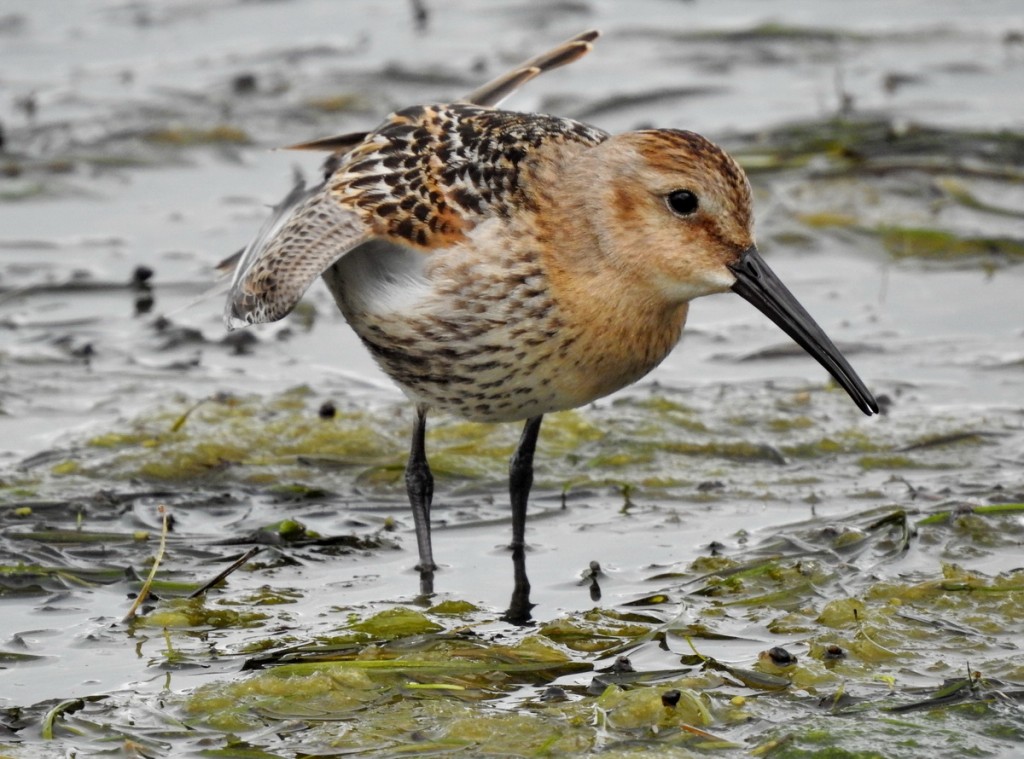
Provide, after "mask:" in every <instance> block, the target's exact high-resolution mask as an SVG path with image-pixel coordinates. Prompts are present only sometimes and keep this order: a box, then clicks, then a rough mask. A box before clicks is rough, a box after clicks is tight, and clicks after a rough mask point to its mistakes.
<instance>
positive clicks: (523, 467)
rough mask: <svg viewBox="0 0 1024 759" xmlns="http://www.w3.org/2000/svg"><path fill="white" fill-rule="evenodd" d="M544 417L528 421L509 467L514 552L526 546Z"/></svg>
mask: <svg viewBox="0 0 1024 759" xmlns="http://www.w3.org/2000/svg"><path fill="white" fill-rule="evenodd" d="M543 420H544V417H543V416H534V417H531V418H529V419H527V420H526V424H525V426H524V427H523V434H522V435H521V436H520V438H519V445H518V446H516V452H515V453H513V454H512V460H511V461H510V462H509V465H508V490H509V495H510V496H511V497H512V550H513V551H515V550H516V549H521V548H523V546H525V545H526V501H527V499H528V498H529V497H530V488H531V487H532V486H533V453H534V451H536V450H537V435H538V433H540V423H541V422H542V421H543Z"/></svg>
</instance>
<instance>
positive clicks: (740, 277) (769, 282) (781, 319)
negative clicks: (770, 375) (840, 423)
mask: <svg viewBox="0 0 1024 759" xmlns="http://www.w3.org/2000/svg"><path fill="white" fill-rule="evenodd" d="M729 268H730V269H731V270H732V272H733V274H735V275H736V283H735V284H734V285H733V286H732V290H733V292H734V293H736V294H737V295H739V296H740V297H742V298H743V299H745V300H747V301H750V303H752V304H753V305H754V306H755V307H757V309H758V310H759V311H760V312H761V313H763V314H764V315H765V316H767V317H768V318H769V319H771V320H772V321H773V322H775V323H776V324H777V325H778V326H779V327H781V328H782V329H783V331H784V332H785V333H786V334H787V335H789V336H790V337H792V338H793V340H795V341H796V343H797V344H798V345H799V346H800V347H801V348H803V349H804V350H805V351H807V352H808V353H809V354H811V356H813V357H814V359H815V360H816V361H817V362H818V363H819V364H821V365H822V366H824V367H825V368H826V369H827V370H828V373H829V374H831V375H832V376H833V377H834V378H835V380H836V382H838V383H839V385H840V386H841V387H842V388H843V389H844V390H845V391H846V392H847V393H849V394H850V397H851V398H853V401H854V403H856V404H857V406H859V407H860V410H861V411H863V412H864V413H865V414H867V415H868V416H871V415H872V414H877V413H878V402H877V401H876V400H875V396H873V395H872V394H871V391H870V390H868V389H867V387H866V386H865V385H864V383H863V382H862V381H861V378H860V377H858V376H857V372H855V371H854V370H853V367H852V366H850V363H849V362H848V361H847V360H846V359H845V358H843V354H842V353H840V352H839V349H838V348H836V346H835V344H834V343H833V342H832V341H831V340H830V339H829V337H828V335H826V334H825V332H824V330H822V328H821V327H819V326H818V324H817V323H816V322H815V321H814V319H812V318H811V315H810V314H809V313H807V311H806V309H804V307H803V306H801V305H800V303H799V301H797V299H796V298H795V297H794V296H793V293H791V292H790V291H789V290H788V289H787V287H786V286H785V285H784V284H782V281H781V280H780V279H779V278H778V277H777V276H775V272H773V271H772V270H771V269H769V268H768V264H766V263H765V262H764V259H763V258H761V254H760V253H758V252H757V248H755V247H753V246H751V247H750V248H748V249H747V250H746V251H744V252H743V254H742V256H740V260H739V261H738V262H736V263H735V264H733V265H732V266H730V267H729Z"/></svg>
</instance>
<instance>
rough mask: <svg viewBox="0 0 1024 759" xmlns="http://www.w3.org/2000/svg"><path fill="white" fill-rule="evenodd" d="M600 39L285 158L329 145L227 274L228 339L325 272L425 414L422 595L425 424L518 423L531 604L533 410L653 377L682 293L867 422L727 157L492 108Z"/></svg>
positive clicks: (687, 137) (667, 135) (419, 507)
mask: <svg viewBox="0 0 1024 759" xmlns="http://www.w3.org/2000/svg"><path fill="white" fill-rule="evenodd" d="M597 36H598V33H597V32H595V31H591V32H586V33H584V34H580V35H578V36H577V37H574V38H573V39H571V40H569V41H567V42H565V43H563V44H562V45H559V46H558V47H556V48H554V49H553V50H551V51H549V52H547V53H544V54H542V55H540V56H538V57H536V58H534V59H532V60H530V61H527V62H526V63H524V64H523V65H521V66H520V67H518V68H516V69H515V70H513V71H511V72H509V73H507V74H505V75H503V76H501V77H499V78H497V79H495V80H494V81H492V82H490V83H488V84H486V85H484V86H483V87H481V88H480V89H478V90H476V91H474V92H472V93H470V94H469V95H467V96H466V97H464V98H463V99H462V100H460V101H458V102H455V103H449V104H440V105H420V106H415V107H411V108H406V109H404V110H401V111H398V112H396V113H394V114H392V115H391V116H389V117H388V118H387V119H386V120H385V121H384V123H383V124H381V125H380V126H378V127H377V128H376V129H374V130H372V131H370V132H362V133H357V134H348V135H342V136H339V137H329V138H326V139H321V140H316V141H314V142H307V143H304V144H301V145H296V146H294V147H296V148H300V149H307V150H324V151H328V152H330V153H331V154H332V155H331V156H330V158H329V159H328V162H327V165H326V169H325V172H326V177H325V179H324V181H323V182H322V183H320V184H319V185H317V186H315V187H312V188H309V189H306V188H305V186H304V185H303V184H302V183H300V184H299V185H298V186H297V187H296V188H295V189H293V191H292V192H291V193H290V194H289V195H288V197H287V198H285V200H284V201H283V202H282V203H280V204H279V205H278V206H277V207H276V208H275V209H274V213H273V215H272V217H271V218H270V219H269V220H268V221H267V223H266V224H265V225H264V226H263V228H262V229H261V230H260V231H259V233H258V234H257V236H256V238H255V239H254V240H253V241H252V242H251V243H250V244H249V245H248V247H247V248H246V249H245V250H244V251H243V253H242V256H241V258H240V260H239V261H238V264H237V267H236V270H235V274H234V279H233V281H232V285H231V289H230V293H229V296H228V303H227V308H226V312H225V317H226V319H227V322H228V324H229V326H231V327H237V326H244V325H246V324H252V323H256V322H268V321H274V320H277V319H280V318H282V317H283V316H285V315H286V314H288V312H289V311H291V309H292V308H293V307H294V306H295V304H296V303H297V302H298V300H299V298H300V297H301V296H302V294H303V293H304V292H305V291H306V289H307V288H308V287H309V286H310V284H312V282H313V281H314V280H315V279H316V278H317V277H320V276H322V277H323V279H324V281H325V282H326V283H327V286H328V288H329V289H330V291H331V293H332V294H333V295H334V298H335V300H336V301H337V304H338V307H339V308H340V309H341V311H342V313H343V314H344V315H345V318H346V319H347V321H348V323H349V324H350V325H351V326H352V329H354V330H355V332H356V334H357V335H358V336H359V337H360V338H361V339H362V342H363V343H364V345H366V347H367V348H368V349H369V351H370V352H371V353H372V354H373V357H374V358H375V359H376V361H377V362H378V363H379V364H380V366H381V368H382V369H383V370H384V371H385V372H386V373H387V374H388V375H389V376H390V377H391V378H392V379H393V380H394V381H395V382H396V383H397V384H398V385H399V386H400V387H401V388H402V390H403V391H404V392H405V394H406V395H407V396H408V397H409V398H410V399H411V400H412V401H413V403H415V405H416V418H415V423H414V428H413V435H412V445H411V450H410V453H409V460H408V465H407V467H406V471H405V481H406V486H407V490H408V495H409V501H410V503H411V505H412V514H413V518H414V522H415V526H416V539H417V545H418V549H419V564H418V569H419V570H420V573H421V580H422V582H421V587H422V588H423V589H424V592H431V591H432V579H433V572H434V569H435V564H434V557H433V553H432V550H431V543H430V504H431V499H432V496H433V477H432V475H431V473H430V467H429V465H428V463H427V457H426V451H425V443H424V437H425V430H426V420H427V414H428V412H430V411H431V410H439V411H444V412H448V413H452V414H456V415H458V416H461V417H464V418H466V419H470V420H473V421H480V422H512V421H522V420H525V426H524V428H523V431H522V436H521V438H520V440H519V444H518V447H517V448H516V451H515V453H514V455H513V456H512V459H511V462H510V466H509V490H510V495H511V501H512V549H513V558H515V559H517V564H516V567H517V572H516V581H517V588H518V590H519V591H520V593H525V594H528V590H529V586H528V583H526V579H525V570H523V571H522V572H520V570H521V569H522V556H523V547H524V532H525V526H526V505H527V497H528V495H529V492H530V487H531V484H532V482H533V457H534V449H535V447H536V443H537V435H538V432H539V431H540V426H541V420H542V419H543V417H544V414H547V413H549V412H552V411H559V410H563V409H570V408H575V407H578V406H581V405H584V404H586V403H589V402H591V401H593V400H595V399H597V398H601V397H603V396H605V395H608V394H609V393H612V392H615V391H616V390H618V389H620V388H622V387H625V386H626V385H629V384H631V383H633V382H636V381H637V380H638V379H640V378H641V377H643V376H644V375H646V374H647V373H648V372H650V371H651V370H652V369H653V368H654V367H656V366H657V365H658V364H659V363H661V361H662V360H663V359H664V358H665V357H666V356H667V355H668V353H669V352H670V351H671V350H672V348H673V347H674V346H675V345H676V343H677V342H678V340H679V337H680V333H681V331H682V329H683V324H684V322H685V320H686V314H687V308H688V306H689V303H690V301H691V300H693V299H694V298H698V297H700V296H703V295H710V294H712V293H721V292H727V291H729V290H732V291H733V292H735V293H737V294H738V295H740V296H742V297H743V298H745V299H746V300H748V301H750V302H751V303H752V304H753V305H754V306H756V307H757V308H758V309H760V310H761V311H762V312H763V313H764V314H765V315H766V316H768V318H769V319H771V320H772V321H773V322H775V323H776V324H777V325H778V326H779V327H781V328H782V329H783V330H785V332H786V333H787V334H789V335H790V336H791V337H792V338H793V339H794V340H795V341H796V342H797V343H799V344H800V346H801V347H803V348H804V350H806V351H807V352H808V353H809V354H810V355H811V356H813V357H814V358H815V359H817V360H818V361H819V362H820V363H821V364H822V366H824V367H825V368H826V369H827V370H828V371H829V373H830V374H831V375H832V376H833V377H834V378H835V380H836V382H838V383H839V384H840V385H841V386H842V387H843V388H844V389H845V390H846V391H847V392H848V393H849V394H850V396H851V398H853V400H854V402H855V403H856V404H857V405H858V406H859V407H860V408H861V410H862V411H864V413H865V414H869V415H870V414H872V413H877V411H878V406H877V404H876V402H875V399H874V398H873V397H872V395H871V392H870V391H869V390H868V389H867V387H865V385H864V383H863V382H862V381H861V380H860V378H859V377H858V376H857V374H856V373H855V372H854V371H853V369H852V368H851V366H850V365H849V363H848V362H847V361H846V359H845V358H844V357H843V356H842V354H841V353H840V352H839V350H838V349H837V348H836V347H835V345H833V343H832V341H831V340H830V339H829V338H828V336H827V335H826V334H825V333H824V332H823V331H822V330H821V328H820V327H819V326H818V325H817V324H816V323H815V322H814V320H813V319H812V318H811V317H810V315H809V314H808V313H807V312H806V311H805V310H804V308H803V307H802V306H801V305H800V304H799V303H798V302H797V300H796V298H794V297H793V295H792V294H791V293H790V292H789V290H787V289H786V287H785V286H784V285H783V284H782V283H781V282H780V281H779V279H778V278H777V277H776V276H775V274H774V273H773V272H772V270H771V269H769V268H768V266H767V265H766V264H765V262H764V261H763V260H762V258H761V256H760V255H759V254H758V251H757V248H756V247H755V245H754V237H753V233H752V229H751V228H752V221H753V214H752V209H751V194H750V186H749V184H748V182H747V178H746V176H745V175H744V173H743V170H742V169H741V168H740V167H739V165H738V164H737V163H736V162H735V161H734V160H733V159H732V158H731V157H730V156H729V155H727V154H726V153H725V152H724V151H723V150H722V149H721V148H719V147H717V146H716V145H714V144H712V143H711V142H709V141H708V140H706V139H705V138H703V137H701V136H700V135H698V134H695V133H693V132H688V131H682V130H677V129H647V130H641V131H634V132H626V133H624V134H618V135H610V134H607V133H606V132H603V131H602V130H600V129H597V128H595V127H592V126H588V125H586V124H582V123H579V122H577V121H573V120H570V119H565V118H559V117H556V116H549V115H543V114H533V113H516V112H513V111H506V110H500V109H498V108H497V106H498V104H499V103H500V102H501V101H502V100H504V98H505V97H507V96H508V95H510V94H511V93H512V92H514V91H515V90H516V89H518V88H519V87H520V86H521V85H523V84H524V83H526V82H528V81H529V80H530V79H533V78H534V77H536V76H538V75H539V74H541V73H543V72H545V71H549V70H551V69H554V68H557V67H559V66H562V65H564V64H567V63H570V62H572V61H575V60H577V59H579V58H580V57H582V56H583V55H585V54H586V53H587V52H589V51H590V49H591V44H592V42H593V41H594V40H595V39H596V38H597ZM520 574H522V577H520ZM521 584H525V587H520V585H521ZM524 597H525V595H524Z"/></svg>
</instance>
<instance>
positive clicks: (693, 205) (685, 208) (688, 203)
mask: <svg viewBox="0 0 1024 759" xmlns="http://www.w3.org/2000/svg"><path fill="white" fill-rule="evenodd" d="M665 200H666V202H668V207H669V208H671V209H672V212H673V213H676V214H679V215H680V216H689V215H690V214H692V213H694V212H695V211H696V210H697V206H699V205H700V203H698V202H697V196H696V195H694V194H693V193H692V192H690V191H689V190H673V191H672V192H670V193H669V194H668V195H667V196H665Z"/></svg>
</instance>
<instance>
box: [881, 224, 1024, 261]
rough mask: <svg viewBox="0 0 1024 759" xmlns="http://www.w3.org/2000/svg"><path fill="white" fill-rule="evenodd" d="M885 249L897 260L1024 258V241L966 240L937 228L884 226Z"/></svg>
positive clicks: (994, 238) (969, 238) (977, 238)
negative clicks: (989, 257) (985, 257)
mask: <svg viewBox="0 0 1024 759" xmlns="http://www.w3.org/2000/svg"><path fill="white" fill-rule="evenodd" d="M878 234H879V237H880V240H881V243H882V245H883V246H884V248H885V249H886V250H887V251H888V252H889V253H890V254H891V255H892V256H893V257H894V258H897V259H900V258H921V259H934V260H940V261H951V260H957V259H961V258H965V257H974V256H1003V257H1007V258H1024V240H1019V239H1015V238H1011V237H967V236H961V235H958V234H955V233H953V232H947V231H943V230H938V229H925V228H915V227H883V228H881V229H880V230H879V232H878Z"/></svg>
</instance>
